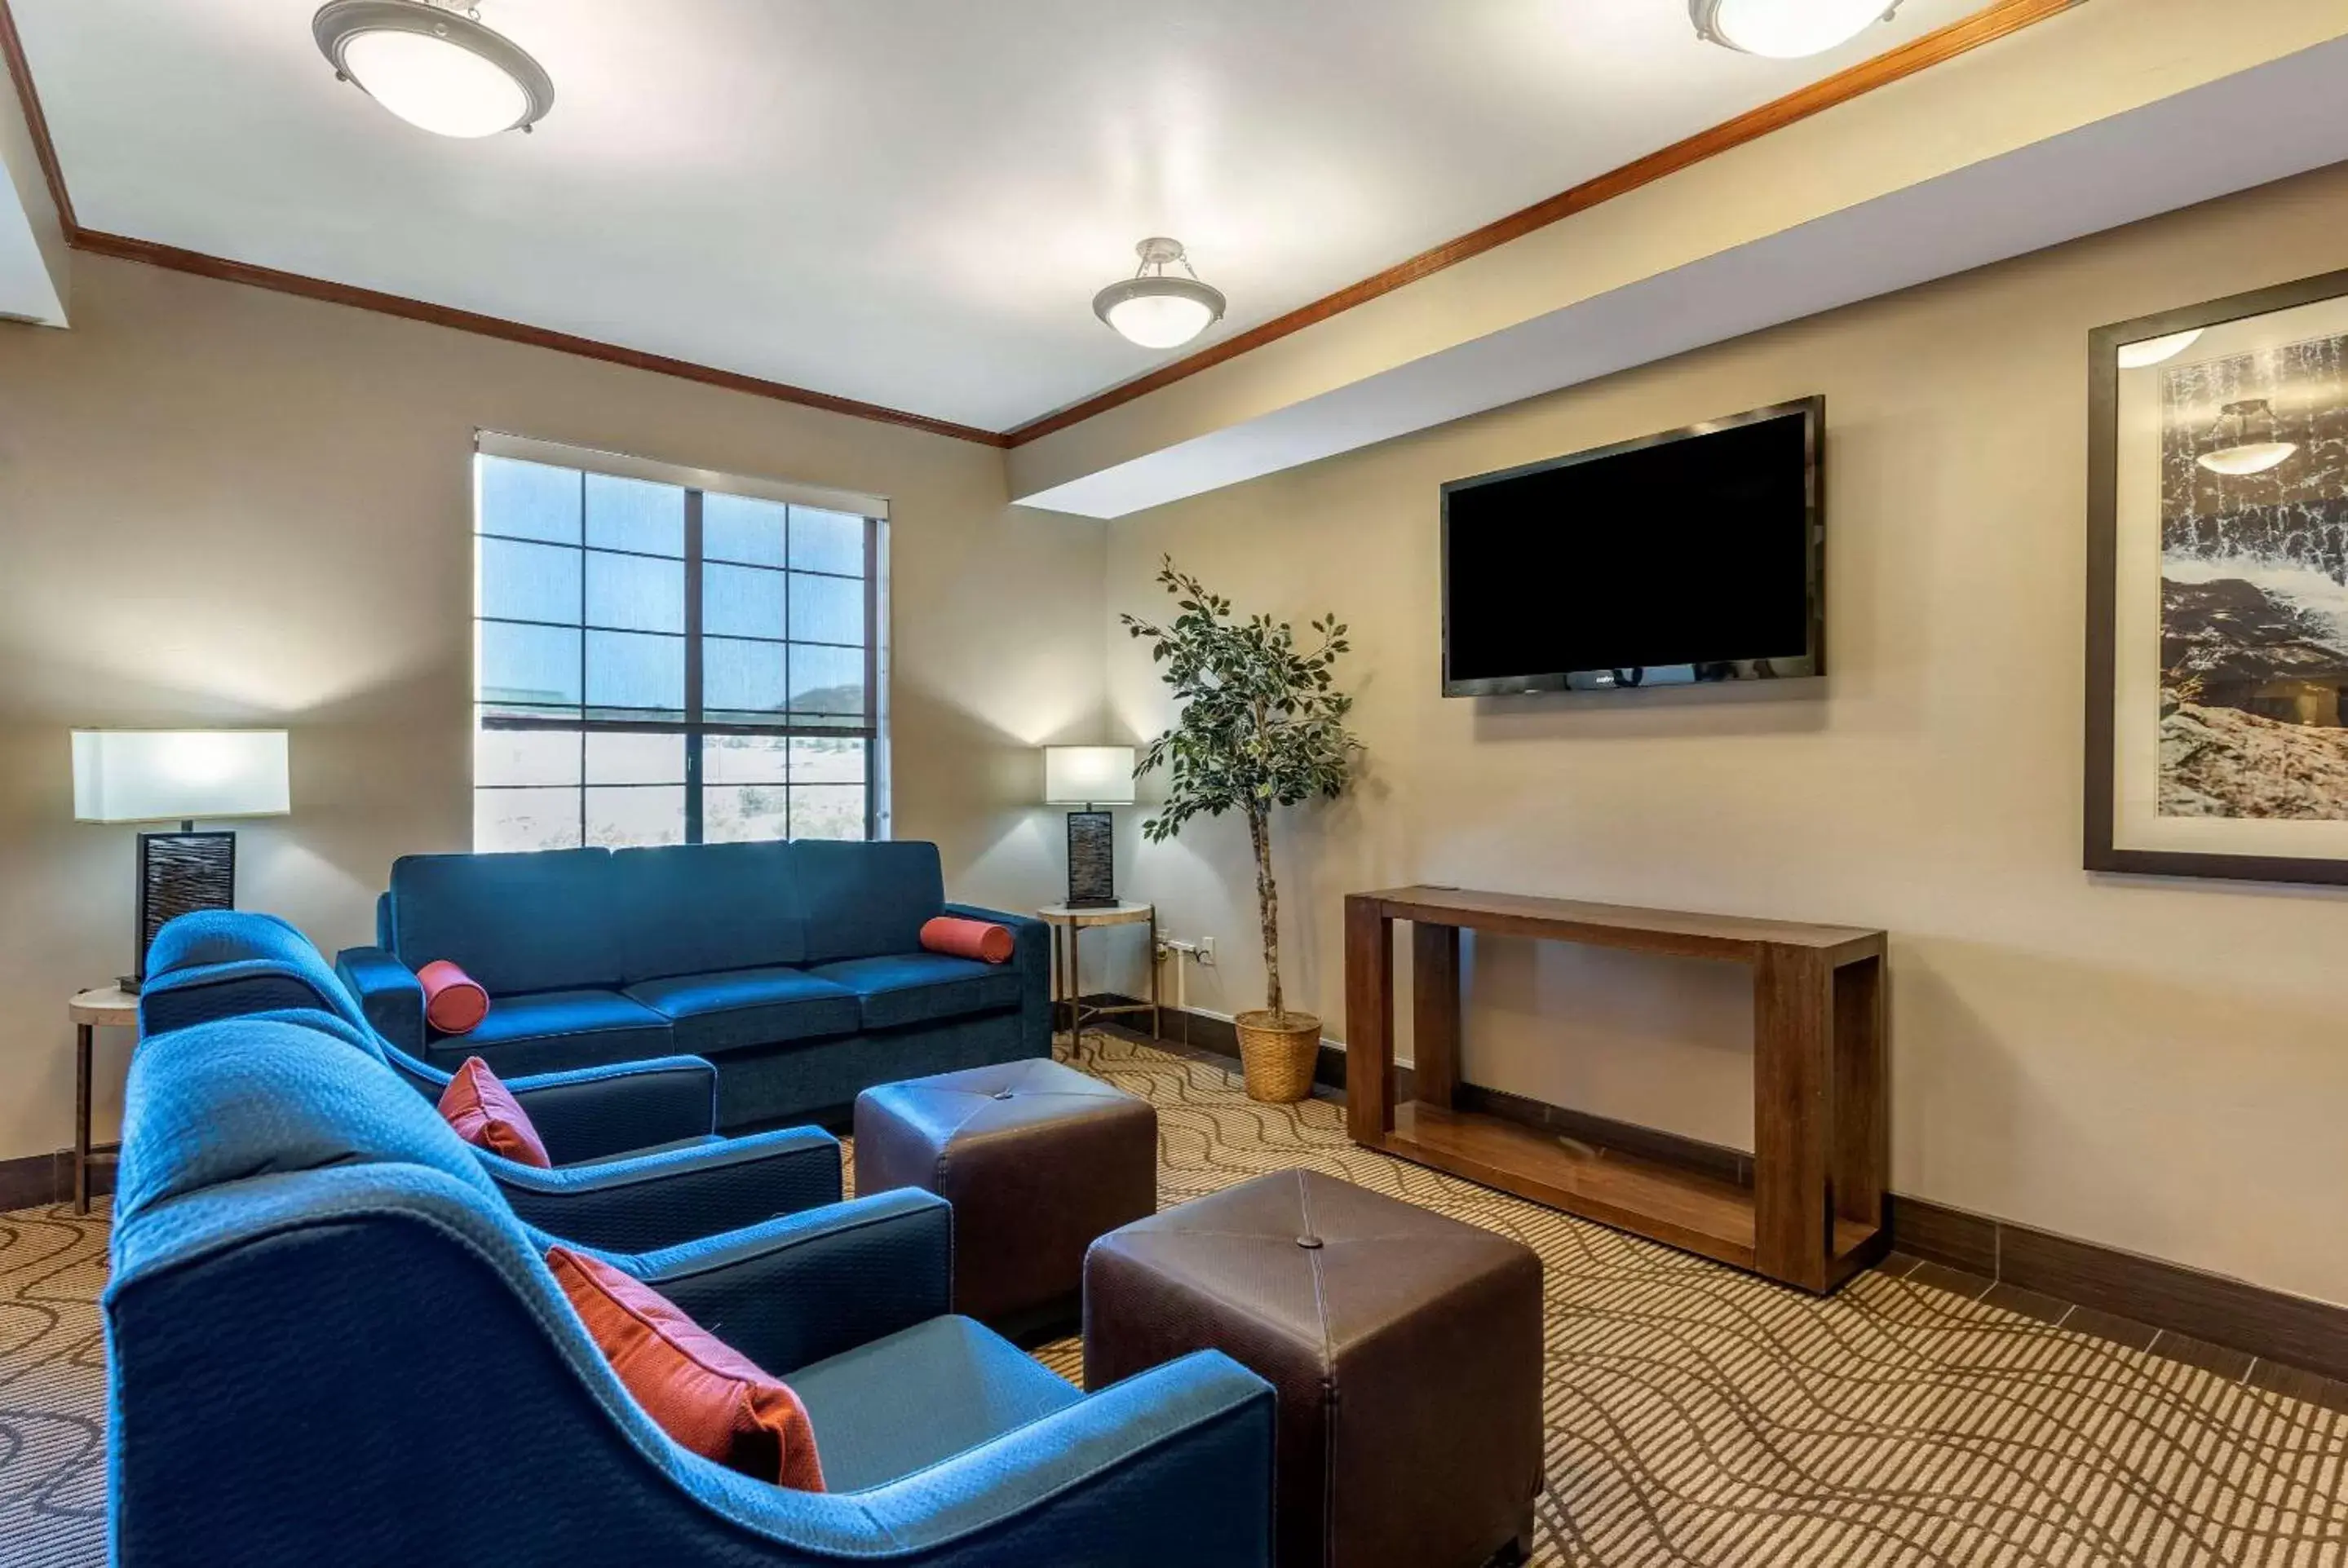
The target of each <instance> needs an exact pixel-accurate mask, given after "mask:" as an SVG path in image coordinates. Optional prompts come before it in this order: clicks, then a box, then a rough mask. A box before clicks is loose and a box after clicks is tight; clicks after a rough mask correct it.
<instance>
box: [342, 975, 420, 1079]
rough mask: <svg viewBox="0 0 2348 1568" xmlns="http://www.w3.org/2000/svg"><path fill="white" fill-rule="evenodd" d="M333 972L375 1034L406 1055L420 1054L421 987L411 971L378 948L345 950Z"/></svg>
mask: <svg viewBox="0 0 2348 1568" xmlns="http://www.w3.org/2000/svg"><path fill="white" fill-rule="evenodd" d="M335 973H336V974H337V975H340V976H341V977H342V980H343V984H345V986H348V987H349V988H350V991H351V994H352V995H353V996H355V997H356V998H358V1000H359V1010H360V1011H362V1012H364V1013H365V1014H366V1020H367V1022H369V1023H371V1024H373V1025H374V1026H375V1031H376V1033H377V1034H379V1035H381V1036H383V1037H384V1039H385V1040H388V1041H390V1042H391V1044H392V1045H394V1046H396V1047H397V1048H398V1049H399V1050H404V1051H406V1052H407V1053H408V1054H409V1055H410V1056H416V1057H421V1056H422V1055H423V1054H424V988H423V986H422V985H420V984H418V983H417V979H416V975H415V971H413V970H411V969H410V968H408V967H407V965H406V964H403V963H401V962H400V961H399V960H398V959H397V958H393V957H392V956H391V955H390V954H389V953H387V952H386V951H384V950H383V949H382V948H344V949H343V950H342V951H341V952H339V953H336V954H335Z"/></svg>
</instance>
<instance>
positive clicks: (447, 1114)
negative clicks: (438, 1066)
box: [440, 1056, 554, 1171]
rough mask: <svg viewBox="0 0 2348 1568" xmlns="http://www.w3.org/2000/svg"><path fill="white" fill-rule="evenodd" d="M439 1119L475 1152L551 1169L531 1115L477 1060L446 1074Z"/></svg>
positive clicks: (478, 1059) (474, 1059)
mask: <svg viewBox="0 0 2348 1568" xmlns="http://www.w3.org/2000/svg"><path fill="white" fill-rule="evenodd" d="M440 1117H441V1120H442V1121H444V1122H448V1125H449V1126H451V1127H453V1128H455V1129H456V1130H457V1136H458V1137H459V1138H462V1139H463V1140H465V1142H466V1143H470V1144H472V1145H473V1146H474V1147H475V1148H477V1149H487V1150H488V1151H489V1153H492V1154H502V1155H503V1156H505V1157H506V1158H507V1159H509V1160H511V1161H513V1162H514V1163H517V1164H522V1165H535V1166H537V1167H538V1168H539V1169H540V1170H541V1171H550V1170H552V1169H553V1168H554V1162H553V1161H552V1160H551V1159H550V1158H548V1157H547V1153H546V1141H545V1140H544V1139H542V1138H541V1137H540V1136H539V1135H538V1129H537V1128H536V1127H534V1126H532V1125H531V1124H530V1112H527V1111H525V1110H523V1109H522V1108H521V1102H520V1101H518V1100H516V1099H515V1098H514V1097H513V1091H512V1090H510V1089H508V1088H507V1087H506V1086H505V1085H504V1084H503V1083H500V1082H499V1081H498V1075H497V1074H496V1073H494V1072H491V1071H489V1063H488V1062H486V1061H482V1060H481V1059H480V1058H479V1057H478V1056H469V1057H467V1058H466V1059H465V1065H464V1066H462V1067H460V1068H458V1070H457V1071H455V1072H453V1073H451V1074H449V1076H448V1087H446V1088H444V1089H442V1090H441V1091H440Z"/></svg>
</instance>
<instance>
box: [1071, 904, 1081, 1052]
mask: <svg viewBox="0 0 2348 1568" xmlns="http://www.w3.org/2000/svg"><path fill="white" fill-rule="evenodd" d="M1080 929H1082V927H1079V926H1078V925H1077V924H1076V922H1075V921H1074V920H1071V921H1069V922H1068V1043H1069V1044H1071V1045H1078V1046H1081V1045H1082V1044H1084V1042H1085V986H1084V979H1083V976H1084V969H1083V965H1082V962H1081V960H1079V959H1078V958H1077V957H1076V933H1077V931H1078V930H1080Z"/></svg>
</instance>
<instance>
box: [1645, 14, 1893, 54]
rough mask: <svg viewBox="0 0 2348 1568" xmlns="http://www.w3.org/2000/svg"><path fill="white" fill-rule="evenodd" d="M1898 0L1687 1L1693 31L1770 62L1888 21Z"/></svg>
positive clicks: (1816, 51)
mask: <svg viewBox="0 0 2348 1568" xmlns="http://www.w3.org/2000/svg"><path fill="white" fill-rule="evenodd" d="M1900 5H1901V0H1688V15H1689V17H1690V19H1692V20H1693V21H1694V23H1695V30H1696V34H1697V36H1699V37H1702V38H1704V39H1706V40H1708V41H1710V42H1712V43H1715V44H1719V45H1722V46H1725V47H1727V48H1731V49H1736V50H1740V51H1742V52H1743V53H1745V54H1747V55H1766V56H1768V57H1769V58H1771V59H1773V60H1797V59H1800V58H1801V57H1802V56H1805V55H1820V54H1824V53H1825V52H1826V51H1827V50H1828V49H1831V48H1834V47H1836V46H1839V45H1843V44H1848V43H1849V42H1850V41H1851V40H1852V39H1853V38H1856V37H1858V36H1859V35H1860V34H1861V33H1864V32H1865V31H1867V26H1868V24H1869V23H1870V22H1874V21H1878V20H1880V21H1885V22H1889V21H1890V20H1891V15H1892V13H1893V12H1895V11H1897V10H1899V9H1900Z"/></svg>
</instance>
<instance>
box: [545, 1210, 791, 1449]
mask: <svg viewBox="0 0 2348 1568" xmlns="http://www.w3.org/2000/svg"><path fill="white" fill-rule="evenodd" d="M546 1263H547V1266H548V1267H550V1268H551V1269H552V1270H553V1271H554V1278H555V1281H556V1283H557V1284H559V1285H561V1286H562V1294H563V1295H565V1296H569V1297H570V1298H571V1307H572V1310H573V1311H575V1312H577V1313H578V1314H579V1320H580V1321H581V1322H582V1323H583V1324H585V1325H586V1326H587V1333H588V1335H589V1337H592V1339H593V1340H594V1341H595V1345H596V1348H598V1349H600V1350H602V1352H603V1359H605V1360H606V1361H609V1362H610V1363H611V1364H612V1370H613V1373H614V1374H616V1375H617V1376H618V1378H619V1379H620V1381H621V1383H622V1384H623V1385H624V1386H625V1387H626V1389H627V1390H628V1392H629V1393H630V1394H632V1395H633V1396H634V1397H635V1401H636V1403H637V1404H639V1405H642V1406H643V1407H644V1414H646V1415H648V1416H650V1417H651V1418H652V1419H653V1422H654V1425H655V1426H657V1427H659V1428H660V1430H663V1431H664V1432H666V1433H667V1434H668V1435H669V1436H670V1437H672V1438H674V1439H675V1440H676V1441H677V1443H678V1444H679V1446H681V1447H684V1448H688V1449H691V1450H693V1451H694V1452H695V1453H697V1454H699V1455H701V1457H702V1458H704V1459H710V1460H716V1461H717V1462H718V1463H719V1464H722V1465H724V1466H726V1468H727V1469H729V1470H738V1471H741V1472H742V1473H743V1474H745V1475H749V1476H756V1477H757V1479H758V1480H760V1481H772V1482H775V1483H776V1484H778V1485H781V1486H787V1487H790V1488H791V1489H793V1490H794V1491H822V1490H823V1463H822V1461H821V1460H819V1459H818V1458H817V1457H816V1451H815V1428H814V1426H813V1425H812V1424H810V1423H809V1422H808V1413H807V1407H806V1406H804V1405H802V1404H800V1403H799V1397H798V1395H797V1394H795V1393H793V1392H791V1390H790V1388H789V1386H788V1384H786V1383H783V1382H781V1381H779V1380H778V1379H777V1378H772V1377H770V1376H768V1375H767V1373H766V1372H765V1371H763V1370H761V1369H760V1368H759V1367H758V1366H757V1364H756V1363H755V1362H753V1361H751V1360H750V1358H748V1357H747V1356H745V1355H743V1354H742V1353H741V1352H740V1351H739V1350H736V1349H735V1348H733V1347H732V1346H730V1345H728V1344H726V1342H725V1341H724V1340H722V1339H719V1338H718V1337H716V1335H714V1334H712V1333H710V1332H709V1330H707V1329H706V1328H704V1327H702V1326H701V1325H700V1324H698V1323H695V1321H694V1320H693V1319H692V1318H690V1317H686V1316H685V1314H684V1313H682V1312H680V1311H678V1310H677V1308H676V1306H675V1303H674V1302H672V1301H670V1300H669V1299H668V1298H667V1297H666V1296H663V1295H661V1293H660V1292H658V1291H656V1290H654V1288H653V1287H652V1286H649V1285H646V1284H645V1283H644V1281H643V1280H641V1279H638V1278H636V1277H635V1276H633V1275H632V1274H626V1273H623V1272H622V1271H621V1270H619V1269H616V1268H613V1266H611V1265H610V1264H608V1263H605V1262H603V1261H602V1259H601V1258H594V1257H589V1256H587V1255H584V1254H582V1253H576V1252H572V1250H571V1249H570V1248H569V1247H561V1246H558V1247H553V1248H551V1249H549V1250H548V1252H547V1255H546Z"/></svg>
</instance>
